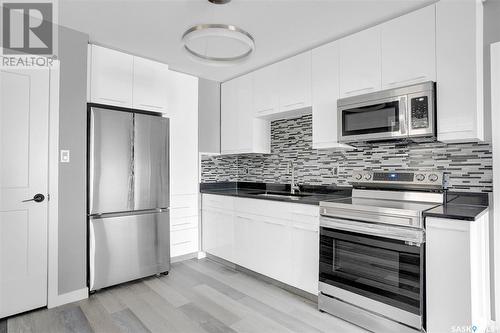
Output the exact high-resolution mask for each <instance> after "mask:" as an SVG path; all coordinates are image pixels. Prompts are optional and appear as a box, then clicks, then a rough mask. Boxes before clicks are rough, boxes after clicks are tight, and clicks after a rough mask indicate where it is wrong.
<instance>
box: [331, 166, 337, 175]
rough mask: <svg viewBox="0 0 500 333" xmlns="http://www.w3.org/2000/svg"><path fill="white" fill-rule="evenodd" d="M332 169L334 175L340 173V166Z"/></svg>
mask: <svg viewBox="0 0 500 333" xmlns="http://www.w3.org/2000/svg"><path fill="white" fill-rule="evenodd" d="M331 171H332V175H334V176H338V175H339V168H338V167H333V168H332V169H331Z"/></svg>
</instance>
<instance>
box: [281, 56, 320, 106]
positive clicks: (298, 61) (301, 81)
mask: <svg viewBox="0 0 500 333" xmlns="http://www.w3.org/2000/svg"><path fill="white" fill-rule="evenodd" d="M274 66H277V67H278V95H279V111H280V112H288V111H291V110H296V109H301V108H305V107H308V106H311V51H308V52H304V53H301V54H298V55H296V56H293V57H291V58H288V59H285V60H283V61H280V62H279V63H277V64H276V65H274Z"/></svg>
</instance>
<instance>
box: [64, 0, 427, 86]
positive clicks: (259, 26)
mask: <svg viewBox="0 0 500 333" xmlns="http://www.w3.org/2000/svg"><path fill="white" fill-rule="evenodd" d="M433 2H435V0H233V1H232V2H230V3H229V4H226V5H213V4H210V3H208V1H206V0H157V1H141V0H128V1H124V0H108V1H106V0H104V1H103V0H60V1H59V13H60V20H59V23H60V24H61V25H64V26H67V27H70V28H73V29H76V30H79V31H82V32H86V33H88V34H89V35H90V40H91V42H94V43H97V44H101V45H104V46H108V47H111V48H115V49H119V50H123V51H126V52H129V53H132V54H136V55H140V56H143V57H146V58H151V59H154V60H158V61H161V62H165V63H167V64H169V66H170V68H172V69H174V70H178V71H181V72H185V73H189V74H193V75H196V76H199V77H203V78H207V79H212V80H216V81H225V80H227V79H229V78H232V77H235V76H238V75H241V74H243V73H246V72H249V71H251V70H253V69H255V68H258V67H262V66H264V65H267V64H270V63H273V62H276V61H278V60H281V59H283V58H286V57H288V56H291V55H294V54H297V53H300V52H301V51H304V50H307V49H310V48H312V47H314V46H317V45H321V44H323V43H325V42H328V41H332V40H335V39H338V38H339V37H342V36H345V35H347V34H350V33H353V32H355V31H358V30H361V29H363V28H366V27H369V26H373V25H375V24H377V23H380V22H383V21H386V20H388V19H391V18H394V17H397V16H400V15H402V14H405V13H407V12H410V11H412V10H415V9H417V8H421V7H423V6H425V5H427V4H429V3H433ZM199 23H227V24H234V25H236V26H239V27H240V28H242V29H244V30H246V31H248V32H249V33H250V34H252V35H253V37H254V38H255V43H256V50H255V52H254V54H253V55H252V56H251V57H250V58H249V59H248V60H246V61H245V62H243V63H239V64H236V65H233V66H210V65H206V64H203V63H200V62H196V61H194V60H193V59H192V58H190V57H189V56H188V55H187V54H186V52H184V50H183V49H182V44H181V41H180V39H181V36H182V34H183V32H184V31H185V30H186V29H187V28H189V27H190V26H192V25H194V24H199Z"/></svg>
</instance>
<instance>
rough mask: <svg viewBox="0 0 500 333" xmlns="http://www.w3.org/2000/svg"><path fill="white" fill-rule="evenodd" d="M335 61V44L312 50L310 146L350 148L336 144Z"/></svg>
mask: <svg viewBox="0 0 500 333" xmlns="http://www.w3.org/2000/svg"><path fill="white" fill-rule="evenodd" d="M338 64H339V44H338V43H336V42H333V43H329V44H326V45H323V46H320V47H318V48H315V49H314V50H312V146H313V148H314V149H321V148H349V147H350V146H347V145H344V144H340V143H338V136H337V99H338V98H339V66H338Z"/></svg>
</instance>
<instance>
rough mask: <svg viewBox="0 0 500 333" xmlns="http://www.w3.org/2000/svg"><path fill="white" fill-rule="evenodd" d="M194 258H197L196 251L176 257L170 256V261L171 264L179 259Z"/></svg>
mask: <svg viewBox="0 0 500 333" xmlns="http://www.w3.org/2000/svg"><path fill="white" fill-rule="evenodd" d="M194 258H198V252H193V253H188V254H183V255H180V256H177V257H172V258H170V263H172V264H173V263H176V262H179V261H185V260H190V259H194Z"/></svg>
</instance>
